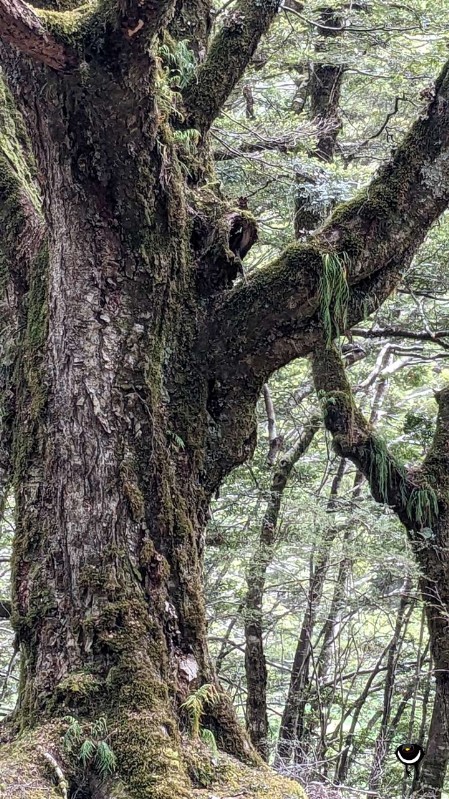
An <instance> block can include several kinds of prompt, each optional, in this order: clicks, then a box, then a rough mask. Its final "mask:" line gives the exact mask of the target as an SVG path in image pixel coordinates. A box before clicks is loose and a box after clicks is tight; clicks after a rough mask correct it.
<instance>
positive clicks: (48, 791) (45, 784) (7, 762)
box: [0, 725, 62, 799]
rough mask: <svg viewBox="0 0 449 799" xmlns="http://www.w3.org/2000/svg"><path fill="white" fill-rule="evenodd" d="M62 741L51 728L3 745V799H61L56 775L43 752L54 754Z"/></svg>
mask: <svg viewBox="0 0 449 799" xmlns="http://www.w3.org/2000/svg"><path fill="white" fill-rule="evenodd" d="M58 738H59V735H58V730H57V727H56V726H55V725H51V726H46V727H42V728H41V729H40V730H38V731H35V732H33V733H29V734H26V735H23V736H21V737H20V738H19V739H18V740H17V741H14V742H12V743H6V744H2V745H0V799H12V797H13V798H14V799H61V795H62V794H61V792H60V789H59V788H58V787H57V785H56V784H55V779H54V777H55V775H54V774H52V773H51V769H50V767H49V765H48V764H47V762H46V761H45V759H44V757H43V756H42V754H41V753H40V751H39V748H40V747H42V749H43V750H45V751H47V750H50V751H53V748H54V745H55V740H58Z"/></svg>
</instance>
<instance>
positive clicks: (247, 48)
mask: <svg viewBox="0 0 449 799" xmlns="http://www.w3.org/2000/svg"><path fill="white" fill-rule="evenodd" d="M279 6H280V0H241V2H240V4H239V5H238V6H237V8H235V9H233V10H232V11H231V12H230V13H229V14H228V15H227V17H226V19H225V21H224V23H223V25H222V27H221V29H220V30H219V32H218V33H217V35H216V36H215V38H214V39H213V41H212V44H211V48H210V50H209V53H208V55H207V57H206V59H205V61H204V63H203V64H201V66H200V67H199V68H198V71H197V73H196V75H195V76H194V78H193V80H192V81H190V83H189V84H188V85H187V87H186V89H185V90H184V92H183V94H184V102H185V107H186V113H187V118H188V124H189V127H193V128H197V130H199V131H201V133H202V134H204V133H206V132H207V130H208V129H209V128H210V126H211V124H212V122H213V121H214V119H215V118H216V117H217V116H218V114H219V113H220V111H221V109H222V107H223V105H224V103H225V101H226V100H227V98H228V97H229V95H230V93H231V92H232V90H233V88H234V86H235V85H236V84H237V82H238V81H239V80H240V78H241V77H242V75H243V73H244V71H245V69H246V67H247V66H248V64H249V62H250V60H251V57H252V56H253V54H254V52H255V50H256V47H257V45H258V44H259V41H260V39H261V37H262V36H263V35H264V33H266V31H267V30H268V29H269V27H270V25H271V23H272V21H273V20H274V18H275V16H276V14H277V12H278V9H279Z"/></svg>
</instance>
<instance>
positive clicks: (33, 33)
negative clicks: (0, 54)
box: [0, 0, 79, 71]
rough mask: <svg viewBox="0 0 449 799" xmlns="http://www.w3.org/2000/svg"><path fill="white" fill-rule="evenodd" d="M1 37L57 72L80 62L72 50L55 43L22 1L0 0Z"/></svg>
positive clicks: (35, 15)
mask: <svg viewBox="0 0 449 799" xmlns="http://www.w3.org/2000/svg"><path fill="white" fill-rule="evenodd" d="M0 38H1V39H3V41H5V42H8V44H11V45H13V46H14V47H16V48H17V49H18V50H20V52H22V53H23V54H24V55H26V56H28V57H29V58H32V59H33V60H34V61H39V62H40V63H42V64H46V65H47V66H49V67H51V68H52V69H55V70H58V71H66V70H70V69H73V68H74V67H76V66H77V64H78V62H79V59H78V56H77V54H76V53H75V51H74V50H72V49H71V48H70V47H69V46H68V45H66V44H63V43H62V42H58V41H57V40H56V39H55V38H54V37H53V36H52V35H51V34H50V33H49V32H48V31H47V30H46V29H45V27H44V25H43V24H42V22H41V20H40V19H39V17H38V16H37V14H35V12H34V11H33V10H32V9H31V8H30V7H29V6H27V5H26V4H25V3H23V2H22V0H0Z"/></svg>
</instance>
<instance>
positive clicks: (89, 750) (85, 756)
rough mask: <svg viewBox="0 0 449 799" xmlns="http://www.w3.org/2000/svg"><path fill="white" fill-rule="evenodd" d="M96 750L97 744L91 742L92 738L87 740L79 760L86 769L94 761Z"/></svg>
mask: <svg viewBox="0 0 449 799" xmlns="http://www.w3.org/2000/svg"><path fill="white" fill-rule="evenodd" d="M95 749H96V744H95V743H94V742H93V741H91V740H90V738H86V739H85V740H84V741H83V743H82V744H81V746H80V751H79V755H78V758H79V760H81V763H82V764H83V766H84V767H86V766H87V765H88V764H89V763H90V761H91V760H92V758H93V756H94V753H95Z"/></svg>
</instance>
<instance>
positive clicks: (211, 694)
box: [181, 683, 219, 738]
mask: <svg viewBox="0 0 449 799" xmlns="http://www.w3.org/2000/svg"><path fill="white" fill-rule="evenodd" d="M218 698H219V693H218V691H217V689H216V687H215V685H212V684H211V683H205V684H204V685H202V686H201V687H200V688H198V690H197V691H194V692H193V693H191V694H190V696H188V697H187V699H186V701H185V702H183V704H182V705H181V707H182V708H183V709H184V710H185V711H186V712H187V715H188V716H189V719H190V726H191V732H192V737H193V738H199V735H200V722H201V716H202V715H203V713H204V711H205V710H206V708H207V707H213V706H214V705H215V704H216V702H217V701H218Z"/></svg>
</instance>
